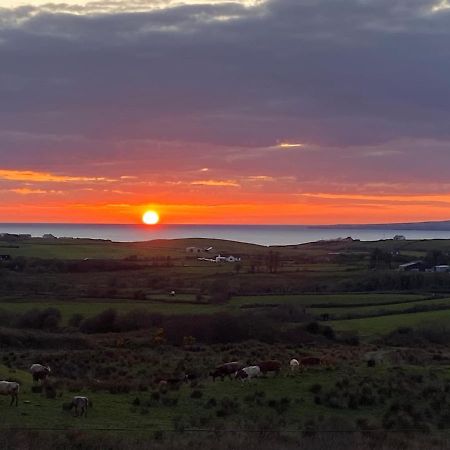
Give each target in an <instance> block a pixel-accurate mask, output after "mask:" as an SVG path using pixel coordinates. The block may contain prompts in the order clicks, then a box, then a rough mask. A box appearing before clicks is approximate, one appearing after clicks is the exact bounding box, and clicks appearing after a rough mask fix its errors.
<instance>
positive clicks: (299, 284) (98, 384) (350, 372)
mask: <svg viewBox="0 0 450 450" xmlns="http://www.w3.org/2000/svg"><path fill="white" fill-rule="evenodd" d="M0 245H1V248H2V252H4V253H6V252H8V253H10V254H11V259H10V260H9V261H4V262H1V263H0V326H1V328H0V379H7V380H17V381H18V382H20V383H21V386H22V388H21V394H20V403H19V407H18V408H9V407H8V406H7V405H8V403H9V399H8V398H7V397H3V396H0V409H1V410H2V418H3V424H4V426H5V427H20V428H26V429H30V430H31V429H33V428H37V429H41V428H42V429H64V430H76V429H82V430H87V432H89V430H91V431H92V432H94V430H99V429H100V430H110V431H111V433H116V432H117V433H127V432H130V431H131V432H132V433H133V435H134V436H146V437H147V438H150V439H152V440H153V439H159V440H161V439H166V438H165V437H164V438H162V436H163V435H165V434H167V435H169V434H170V435H171V436H174V433H175V434H176V435H178V434H179V435H180V436H182V433H183V432H186V430H199V429H202V430H207V431H208V430H222V432H223V433H226V430H227V429H233V428H237V429H243V430H252V429H254V430H260V429H265V428H267V427H272V428H274V429H276V430H278V431H280V432H281V431H282V430H286V431H287V430H291V431H292V430H298V435H299V436H300V435H302V436H303V435H304V433H305V430H320V429H321V428H324V427H330V426H333V427H337V428H344V429H355V430H366V429H368V428H370V427H372V428H379V429H383V430H388V429H392V428H394V429H395V428H396V427H401V426H408V427H412V428H414V427H416V428H417V427H425V428H426V429H428V430H429V431H430V432H436V431H437V430H439V429H441V428H443V427H444V428H445V427H450V420H449V419H448V417H450V414H447V409H446V406H445V405H444V403H445V402H446V401H447V400H448V401H450V397H449V398H447V397H448V395H450V394H448V393H449V392H450V347H449V346H450V327H448V326H447V324H448V323H449V319H450V282H449V278H450V275H448V274H432V273H429V274H422V273H417V274H416V273H411V274H408V273H406V274H405V273H399V272H398V271H397V270H396V268H395V264H399V263H400V262H403V261H404V260H405V259H407V258H410V257H414V258H419V257H420V258H431V257H433V258H435V257H436V254H435V253H433V254H432V255H431V256H430V254H429V253H430V252H436V251H437V250H436V249H439V248H443V249H447V248H449V249H450V244H449V242H447V241H443V242H441V241H439V242H434V241H430V242H429V243H426V242H418V241H406V242H404V241H402V242H399V243H394V242H392V241H381V242H377V243H368V242H352V241H345V242H343V241H340V242H329V243H326V242H325V243H324V242H321V243H316V244H305V245H299V246H286V247H272V248H268V247H263V246H255V245H249V244H242V243H237V242H226V241H218V240H174V241H155V242H146V243H126V244H120V243H113V242H104V241H89V240H59V239H58V240H39V239H31V240H29V241H23V242H18V243H14V242H2V243H0ZM188 245H193V246H205V247H206V246H214V248H216V249H220V251H222V252H223V253H235V254H239V255H240V256H241V257H242V261H241V262H240V263H239V264H215V263H208V262H202V261H198V260H196V259H195V258H192V257H190V256H189V255H186V251H185V247H186V246H188ZM374 248H377V249H380V248H381V249H382V250H383V251H385V252H388V251H391V250H395V251H396V252H398V251H399V249H400V252H401V254H400V255H397V256H396V258H397V259H396V260H395V261H394V262H392V261H391V263H390V264H391V267H389V266H387V265H385V266H382V267H378V268H377V267H372V266H371V264H372V263H371V252H372V251H373V250H374ZM433 255H434V256H433ZM439 257H441V256H439ZM171 291H174V292H175V295H171V294H170V293H171ZM111 309H112V310H114V311H115V313H116V316H113V315H111V313H110V312H108V310H111ZM55 310H57V313H55ZM45 311H50V312H49V313H45ZM105 311H106V313H105ZM46 314H47V315H46ZM59 315H60V316H59ZM398 330H407V332H408V333H409V334H408V335H407V337H406V338H403V339H400V340H396V341H392V342H394V343H393V344H392V343H391V341H390V339H392V337H391V334H392V333H393V335H395V333H397V332H399V331H398ZM421 330H425V331H423V332H422V331H421ZM427 330H428V331H427ZM430 330H431V331H432V332H430ZM436 330H437V333H440V334H439V335H438V336H437V337H436ZM401 333H402V331H400V337H402V336H403V335H402V334H401ZM433 333H434V334H433ZM410 337H411V339H410ZM435 338H436V339H437V341H433V340H432V339H435ZM398 342H400V344H398ZM311 356H312V357H314V358H317V357H318V358H320V359H321V360H323V361H328V363H327V364H323V365H321V366H318V367H311V368H308V369H306V370H304V371H300V372H297V373H291V372H290V370H289V361H290V359H291V358H298V359H300V360H301V358H303V357H311ZM267 359H271V360H280V361H281V362H282V364H283V369H282V371H281V374H280V375H278V376H273V375H267V376H264V377H262V378H258V379H254V380H252V381H250V382H240V381H238V380H228V379H226V380H225V381H223V382H222V381H216V382H213V381H212V379H211V378H210V377H209V376H208V374H209V372H210V371H211V370H212V369H213V368H214V367H216V366H217V365H219V364H222V363H224V362H227V361H236V360H239V361H242V362H243V363H244V364H246V365H254V364H257V363H258V362H262V361H264V360H267ZM369 362H370V364H369ZM32 363H42V364H49V365H50V366H51V368H52V374H51V377H50V378H49V380H48V381H46V382H45V383H44V386H43V388H42V391H41V392H36V388H33V383H32V379H31V375H30V374H29V373H28V367H29V366H30V365H31V364H32ZM185 374H195V377H194V380H193V381H190V382H188V383H184V382H181V381H182V380H183V379H184V378H183V377H184V376H185ZM160 379H163V380H164V379H167V380H175V381H177V380H178V381H179V382H176V383H175V384H170V385H165V384H163V385H160V384H159V383H158V380H160ZM38 390H39V389H38ZM428 392H432V394H424V393H428ZM74 395H85V396H88V397H89V398H90V399H91V400H92V402H93V408H90V409H89V411H88V418H87V419H85V418H77V417H72V416H71V414H70V413H68V412H67V411H63V409H62V405H63V403H67V402H68V401H70V399H71V398H72V397H73V396H74ZM410 399H412V400H413V402H414V406H413V407H412V406H411V405H410V403H408V401H410ZM443 402H444V403H443ZM441 403H442V404H441ZM330 423H332V424H333V425H330ZM208 432H209V431H208ZM217 432H218V431H217ZM224 435H225V434H224Z"/></svg>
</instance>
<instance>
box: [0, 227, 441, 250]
mask: <svg viewBox="0 0 450 450" xmlns="http://www.w3.org/2000/svg"><path fill="white" fill-rule="evenodd" d="M0 233H13V234H30V235H32V236H33V237H42V236H43V235H46V234H48V235H53V236H55V237H58V238H61V237H71V238H91V239H105V240H111V241H116V242H135V241H149V240H154V239H182V238H216V239H226V240H232V241H239V242H248V243H252V244H259V245H296V244H304V243H308V242H314V241H320V240H332V239H339V238H346V237H352V238H353V239H360V240H363V241H377V240H382V239H393V238H394V236H395V235H402V236H404V237H405V238H406V239H417V240H422V239H450V222H449V221H447V222H421V223H419V224H373V225H370V224H369V225H316V226H312V225H157V226H150V227H149V226H144V225H106V224H67V223H66V224H42V223H41V224H26V223H18V224H13V223H3V224H0Z"/></svg>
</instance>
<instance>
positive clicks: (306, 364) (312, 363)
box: [300, 356, 322, 369]
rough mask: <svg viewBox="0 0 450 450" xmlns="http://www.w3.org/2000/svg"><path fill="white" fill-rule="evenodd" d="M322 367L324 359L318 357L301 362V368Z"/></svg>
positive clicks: (303, 359)
mask: <svg viewBox="0 0 450 450" xmlns="http://www.w3.org/2000/svg"><path fill="white" fill-rule="evenodd" d="M320 365H322V358H319V357H318V356H307V357H305V358H302V359H301V360H300V367H301V368H302V369H305V368H306V367H314V366H320Z"/></svg>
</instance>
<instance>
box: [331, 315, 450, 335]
mask: <svg viewBox="0 0 450 450" xmlns="http://www.w3.org/2000/svg"><path fill="white" fill-rule="evenodd" d="M447 320H450V310H440V311H428V312H421V313H409V314H394V315H388V316H380V317H367V318H362V319H350V320H333V321H330V322H329V324H330V326H332V327H333V328H335V329H336V330H339V331H344V330H345V331H357V332H359V333H360V334H361V336H373V335H380V334H387V333H390V332H391V331H393V330H395V329H396V328H398V327H411V326H415V325H418V324H420V323H422V322H434V321H438V322H439V321H447Z"/></svg>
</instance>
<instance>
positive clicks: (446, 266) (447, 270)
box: [434, 264, 450, 273]
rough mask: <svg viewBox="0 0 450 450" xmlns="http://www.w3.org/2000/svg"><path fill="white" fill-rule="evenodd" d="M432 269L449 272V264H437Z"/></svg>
mask: <svg viewBox="0 0 450 450" xmlns="http://www.w3.org/2000/svg"><path fill="white" fill-rule="evenodd" d="M434 271H435V272H440V273H442V272H450V266H448V265H446V264H441V265H439V266H434Z"/></svg>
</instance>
